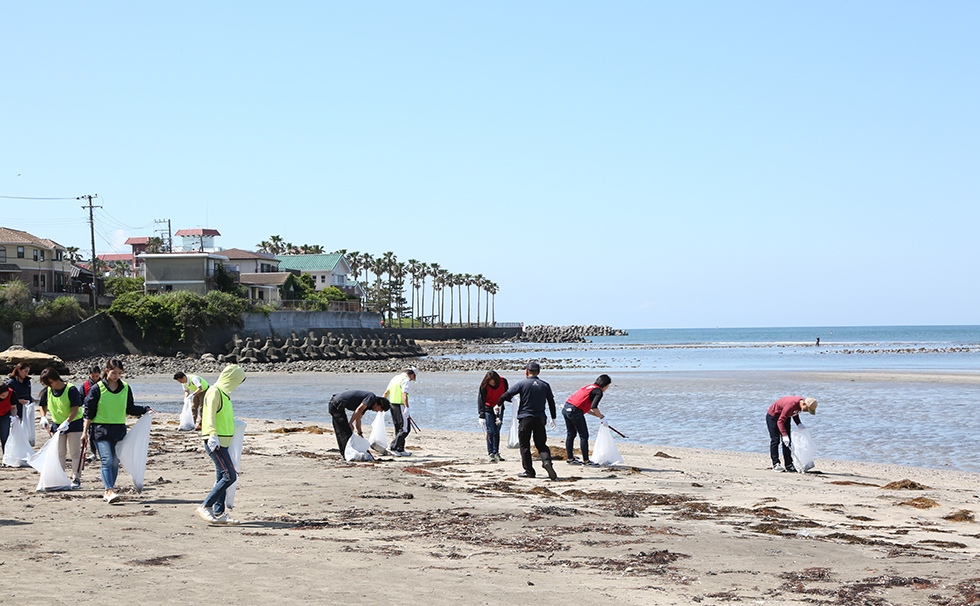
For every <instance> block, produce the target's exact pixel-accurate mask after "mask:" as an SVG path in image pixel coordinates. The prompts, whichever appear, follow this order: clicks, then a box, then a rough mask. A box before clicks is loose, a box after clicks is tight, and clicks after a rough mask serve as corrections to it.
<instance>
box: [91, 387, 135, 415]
mask: <svg viewBox="0 0 980 606" xmlns="http://www.w3.org/2000/svg"><path fill="white" fill-rule="evenodd" d="M119 383H121V384H122V389H120V390H119V393H112V392H111V391H109V386H108V385H106V384H105V379H103V380H101V381H99V408H98V410H97V412H96V413H95V418H94V419H92V422H93V423H98V424H99V425H125V424H126V405H127V403H128V402H129V385H126V383H124V382H123V381H119Z"/></svg>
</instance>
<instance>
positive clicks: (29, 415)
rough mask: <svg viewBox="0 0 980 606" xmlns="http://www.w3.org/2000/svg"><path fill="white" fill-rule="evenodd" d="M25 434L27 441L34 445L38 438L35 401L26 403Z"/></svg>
mask: <svg viewBox="0 0 980 606" xmlns="http://www.w3.org/2000/svg"><path fill="white" fill-rule="evenodd" d="M23 418H24V435H26V436H27V443H28V444H30V445H31V446H32V447H33V446H34V440H35V439H36V438H37V436H36V435H34V402H31V403H30V404H24V417H23Z"/></svg>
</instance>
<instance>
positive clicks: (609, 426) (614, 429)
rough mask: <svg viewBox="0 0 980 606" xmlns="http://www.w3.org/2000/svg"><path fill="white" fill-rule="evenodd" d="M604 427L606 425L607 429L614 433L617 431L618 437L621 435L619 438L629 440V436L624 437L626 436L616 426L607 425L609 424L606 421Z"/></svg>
mask: <svg viewBox="0 0 980 606" xmlns="http://www.w3.org/2000/svg"><path fill="white" fill-rule="evenodd" d="M606 427H608V428H609V429H611V430H612V431H615V432H616V433H618V434H619V437H621V438H624V439H626V440H629V438H628V437H626V436H624V435H623V434H622V432H621V431H619V430H618V429H616V428H615V427H613V426H612V425H609V424H608V423H607V424H606Z"/></svg>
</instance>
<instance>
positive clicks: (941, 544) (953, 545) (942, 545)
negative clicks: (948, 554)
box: [917, 539, 966, 549]
mask: <svg viewBox="0 0 980 606" xmlns="http://www.w3.org/2000/svg"><path fill="white" fill-rule="evenodd" d="M917 545H928V546H929V547H938V548H939V549H966V545H965V544H964V543H958V542H956V541H937V540H936V539H923V540H921V541H919V542H918V543H917Z"/></svg>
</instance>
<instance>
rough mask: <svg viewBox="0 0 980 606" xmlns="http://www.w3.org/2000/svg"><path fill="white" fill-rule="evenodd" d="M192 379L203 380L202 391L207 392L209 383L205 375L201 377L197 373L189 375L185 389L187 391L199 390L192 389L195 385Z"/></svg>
mask: <svg viewBox="0 0 980 606" xmlns="http://www.w3.org/2000/svg"><path fill="white" fill-rule="evenodd" d="M191 379H200V380H201V393H204V392H206V391H207V390H208V387H209V385H208V382H207V381H205V380H204V377H199V376H197V375H187V383H185V384H184V385H185V389H186V390H187V393H194V392H195V391H197V389H196V388H195V389H191V387H192V386H193V385H194V384H193V383H191Z"/></svg>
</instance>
